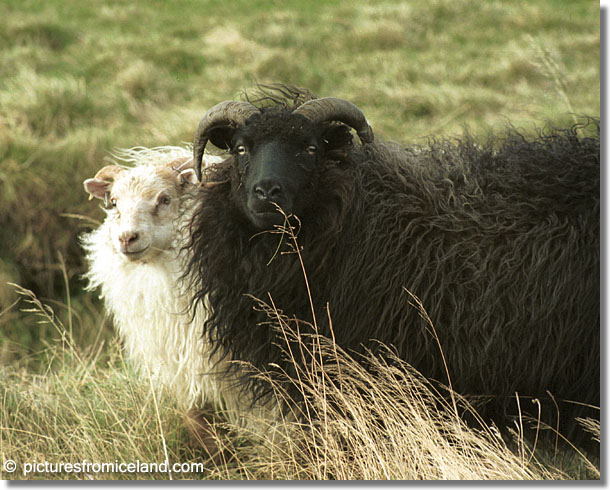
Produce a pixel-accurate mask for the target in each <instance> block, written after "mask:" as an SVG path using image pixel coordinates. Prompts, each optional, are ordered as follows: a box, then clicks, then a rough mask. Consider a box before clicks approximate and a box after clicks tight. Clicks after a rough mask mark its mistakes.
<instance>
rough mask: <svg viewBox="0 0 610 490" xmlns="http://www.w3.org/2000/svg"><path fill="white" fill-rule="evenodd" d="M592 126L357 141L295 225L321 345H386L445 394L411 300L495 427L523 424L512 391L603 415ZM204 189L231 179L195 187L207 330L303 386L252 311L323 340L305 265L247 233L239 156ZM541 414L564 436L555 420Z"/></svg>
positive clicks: (285, 247)
mask: <svg viewBox="0 0 610 490" xmlns="http://www.w3.org/2000/svg"><path fill="white" fill-rule="evenodd" d="M281 110H285V109H278V111H281ZM591 124H592V125H593V126H594V127H595V126H597V134H596V135H593V136H591V137H582V136H579V132H580V131H581V129H582V128H581V127H580V126H574V127H573V128H570V129H566V130H546V131H541V132H540V133H539V134H538V136H537V137H529V138H528V137H525V136H523V135H522V134H520V132H519V131H517V130H515V129H509V130H507V131H506V132H505V133H504V134H502V135H501V136H493V137H490V138H489V139H488V141H487V143H485V144H480V143H476V142H475V141H474V140H473V139H472V138H470V137H468V136H465V137H463V138H461V139H455V140H450V141H449V140H443V141H431V142H430V143H428V144H426V145H421V146H409V147H406V148H404V147H401V146H399V145H396V144H393V143H384V142H376V143H374V144H368V145H364V146H361V145H358V144H355V143H353V142H352V141H351V138H345V137H344V138H343V140H344V141H343V145H344V146H343V147H342V149H341V151H338V150H337V149H335V152H334V154H333V157H332V158H327V159H326V160H325V161H324V162H322V163H321V164H320V168H319V172H318V173H317V175H316V178H315V179H314V182H312V186H311V196H310V197H311V199H310V200H309V202H310V203H311V205H310V207H309V208H308V210H307V212H305V213H303V215H302V216H299V220H300V223H296V224H295V228H297V234H298V235H297V241H298V245H299V247H300V253H301V256H302V259H303V262H304V265H305V270H306V273H307V279H308V281H309V286H310V290H311V294H312V297H313V303H314V307H315V314H316V319H317V324H318V328H319V331H320V333H322V334H323V335H326V336H328V337H331V336H332V335H334V338H335V339H336V342H337V344H339V345H340V346H342V347H343V348H344V349H346V350H348V351H350V350H352V351H357V352H362V350H363V347H364V346H367V347H369V348H373V349H375V346H376V343H375V342H374V341H373V340H379V341H381V342H383V343H386V344H388V345H392V346H394V348H395V350H396V352H397V353H398V355H399V356H400V357H401V358H402V359H404V360H406V361H407V362H408V363H410V364H411V365H413V366H414V367H415V368H416V369H418V370H419V371H420V372H421V373H422V374H424V375H425V376H426V377H429V378H431V379H435V380H438V381H440V382H443V383H447V374H446V370H445V367H444V364H443V359H442V356H441V353H440V350H439V346H438V344H437V341H436V340H435V336H434V335H433V332H432V329H431V328H430V325H429V324H428V323H427V322H426V321H425V320H424V319H423V318H422V317H421V315H420V313H419V311H418V309H417V308H415V307H414V306H413V305H412V299H411V297H410V295H409V294H408V293H407V292H406V291H405V289H406V290H408V291H410V292H411V293H412V294H414V295H415V296H417V297H418V298H420V299H421V302H422V304H423V306H424V308H425V309H426V311H427V313H428V314H429V316H430V319H431V321H432V324H433V325H434V329H435V331H436V334H437V335H438V339H439V340H440V344H441V345H442V350H443V353H444V357H445V359H446V362H447V366H448V371H449V374H450V376H451V381H452V384H453V388H454V389H455V390H456V391H458V392H459V393H461V394H464V395H485V396H487V395H489V396H490V397H491V402H490V403H489V404H488V405H487V410H486V411H485V413H486V414H489V415H490V416H492V417H496V418H497V417H503V416H506V415H507V414H512V413H515V412H517V404H516V403H515V400H514V395H515V393H518V394H519V395H520V396H524V397H538V398H540V399H545V400H549V396H548V392H550V393H551V394H552V396H553V397H554V398H555V399H556V400H557V401H558V403H559V402H561V401H562V400H574V401H577V402H581V403H586V404H593V405H596V406H599V402H600V400H599V391H600V166H599V162H600V147H599V128H598V123H597V122H595V121H594V122H593V123H589V128H588V129H591ZM208 178H209V179H210V180H212V181H216V182H220V183H219V184H218V185H215V186H212V187H209V188H205V187H202V188H201V190H200V196H199V204H198V208H197V210H196V212H195V214H194V218H193V222H192V226H191V232H192V241H191V243H190V245H189V248H190V252H191V253H192V260H191V262H190V265H189V268H190V271H191V273H193V272H195V276H196V280H195V281H194V283H193V285H192V287H193V288H194V290H195V291H196V297H197V299H198V303H199V305H198V307H204V306H203V305H204V303H205V300H204V299H205V298H206V297H207V298H208V300H207V301H209V308H210V310H211V317H210V319H209V320H208V321H207V323H206V324H205V325H204V326H202V329H203V330H204V333H205V335H207V336H208V337H209V338H210V339H211V340H212V341H213V342H216V343H217V345H218V348H220V349H223V350H225V351H226V352H229V351H230V352H231V353H232V356H233V357H234V358H235V359H238V360H242V361H246V362H248V363H251V364H252V365H254V366H255V367H256V368H257V369H261V370H270V371H272V372H274V371H275V372H280V371H285V372H286V373H289V374H290V373H293V372H294V369H293V367H292V366H291V361H289V360H287V359H286V357H285V356H284V355H283V354H282V350H283V349H285V347H286V345H285V342H284V340H283V336H282V334H281V332H278V330H277V329H275V328H273V323H274V322H273V321H272V319H270V318H269V316H268V315H267V314H266V313H265V312H264V311H261V309H260V308H258V307H257V301H256V300H255V298H258V299H260V300H263V301H265V302H267V303H270V298H272V300H273V303H274V304H275V305H276V306H277V308H279V309H280V310H281V311H282V312H283V313H284V314H285V315H286V316H287V317H288V318H291V319H293V320H294V322H293V324H294V325H295V328H297V327H298V328H299V329H300V331H302V332H304V333H310V332H312V326H311V322H312V320H313V318H312V311H311V308H310V301H309V297H308V292H307V288H306V283H305V279H304V274H303V271H302V269H301V265H300V263H299V257H298V255H297V254H295V253H294V250H293V251H292V253H285V252H290V250H291V246H290V245H291V241H290V239H289V237H287V236H284V237H282V236H281V235H280V234H277V233H257V232H256V230H253V229H252V228H251V225H250V224H249V222H248V221H247V220H246V218H245V217H244V215H243V213H242V212H241V211H240V209H241V208H240V206H239V205H238V203H237V202H236V199H238V197H237V196H238V193H237V189H238V188H239V185H240V176H239V175H238V173H237V171H236V169H235V168H234V167H233V159H232V158H231V157H229V158H228V159H227V160H226V161H225V162H224V163H222V164H220V165H218V166H217V167H216V168H215V169H214V170H213V171H211V174H210V175H208ZM293 223H295V222H294V221H293ZM327 307H328V309H329V311H330V317H331V318H332V328H333V332H332V333H331V331H330V326H329V321H328V317H329V315H328V313H327V311H326V308H327ZM296 319H298V320H301V321H299V322H296ZM293 347H294V346H293ZM242 382H243V384H244V387H245V388H246V389H247V390H250V392H251V393H255V394H256V395H257V396H265V394H266V391H267V390H268V385H266V384H265V383H263V382H261V381H259V380H257V379H256V378H255V377H254V376H253V375H251V374H248V373H246V372H244V373H243V375H242ZM292 395H293V396H297V397H298V393H294V392H293V393H292ZM528 404H529V406H531V403H529V402H528ZM521 405H522V407H521V408H522V409H523V408H528V407H524V405H525V403H524V402H523V401H522V402H521ZM552 406H554V405H552ZM581 409H582V407H581V406H580V405H574V404H570V403H568V404H565V405H562V406H561V408H560V418H561V420H562V427H561V428H560V430H562V431H563V432H568V433H569V432H570V430H569V429H570V425H571V424H573V422H568V421H569V420H570V418H571V417H573V416H574V415H583V414H584V412H583V411H582V410H581ZM545 410H546V412H545V413H547V420H548V421H549V423H551V424H552V425H553V426H554V425H555V422H554V420H555V417H556V413H555V410H554V409H546V408H545ZM549 410H551V412H549ZM533 411H534V412H536V411H537V410H533ZM593 415H596V416H599V412H597V413H596V412H593ZM543 418H544V414H543ZM563 422H565V423H566V424H568V425H567V426H564V425H563Z"/></svg>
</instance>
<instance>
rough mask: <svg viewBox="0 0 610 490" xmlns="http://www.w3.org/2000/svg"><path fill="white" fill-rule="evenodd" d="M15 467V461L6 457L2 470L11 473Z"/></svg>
mask: <svg viewBox="0 0 610 490" xmlns="http://www.w3.org/2000/svg"><path fill="white" fill-rule="evenodd" d="M16 469H17V463H15V462H14V461H13V460H12V459H7V460H6V461H5V462H4V471H6V472H7V473H13V472H14V471H15V470H16Z"/></svg>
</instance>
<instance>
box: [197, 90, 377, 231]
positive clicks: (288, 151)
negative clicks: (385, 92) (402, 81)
mask: <svg viewBox="0 0 610 490" xmlns="http://www.w3.org/2000/svg"><path fill="white" fill-rule="evenodd" d="M349 128H353V129H355V130H356V132H357V134H358V136H359V137H360V139H361V141H362V143H371V142H373V131H372V129H371V127H370V126H369V124H368V122H367V121H366V118H365V117H364V114H363V113H362V112H361V111H360V109H358V107H356V106H355V105H354V104H352V103H351V102H348V101H346V100H342V99H337V98H334V97H327V98H322V99H314V100H310V101H308V102H305V103H304V104H302V105H300V106H298V107H297V108H296V109H294V110H290V109H287V108H278V107H268V108H262V109H258V108H257V107H255V106H254V105H252V104H250V103H248V102H234V101H227V102H222V103H220V104H217V105H216V106H214V107H213V108H212V109H210V110H209V111H208V112H207V113H206V114H205V115H204V116H203V118H202V119H201V122H200V123H199V127H198V128H197V132H196V135H195V142H194V160H195V168H196V169H197V172H198V175H200V162H201V159H202V156H203V152H204V150H205V145H206V143H207V141H208V140H209V141H211V142H212V143H213V144H214V145H215V146H217V147H219V148H223V149H228V150H229V151H230V153H231V155H232V157H233V161H234V165H235V170H236V175H238V176H239V179H240V181H239V183H238V185H237V186H236V187H237V188H238V189H239V192H240V197H239V201H240V202H239V203H238V205H239V207H240V208H241V209H242V211H243V213H244V214H245V216H246V217H247V218H248V220H249V221H250V223H251V224H252V225H253V226H254V227H255V228H256V229H260V230H263V229H269V228H271V227H273V226H274V225H280V224H282V223H283V221H284V215H291V214H294V215H297V216H298V215H300V214H301V213H302V212H303V211H305V210H306V209H307V207H308V206H309V205H311V204H312V203H311V202H310V199H311V195H312V193H311V192H310V189H311V186H312V185H315V176H316V175H319V173H320V172H319V170H320V168H321V167H322V165H323V163H324V162H328V161H340V160H341V156H342V155H343V156H344V155H345V154H346V152H347V150H348V148H349V147H350V146H351V143H352V137H351V134H350V131H349ZM278 207H279V208H281V210H282V212H279V211H278Z"/></svg>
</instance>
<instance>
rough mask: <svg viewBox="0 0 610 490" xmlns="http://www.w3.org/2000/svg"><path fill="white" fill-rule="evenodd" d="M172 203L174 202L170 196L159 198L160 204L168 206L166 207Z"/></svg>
mask: <svg viewBox="0 0 610 490" xmlns="http://www.w3.org/2000/svg"><path fill="white" fill-rule="evenodd" d="M170 202H172V200H171V199H170V197H169V196H161V197H160V198H159V202H158V204H164V205H166V206H167V205H168V204H169V203H170Z"/></svg>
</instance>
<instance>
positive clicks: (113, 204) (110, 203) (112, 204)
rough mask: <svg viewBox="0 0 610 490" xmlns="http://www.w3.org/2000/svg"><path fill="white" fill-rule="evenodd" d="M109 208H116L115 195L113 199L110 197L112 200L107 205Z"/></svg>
mask: <svg viewBox="0 0 610 490" xmlns="http://www.w3.org/2000/svg"><path fill="white" fill-rule="evenodd" d="M106 207H107V208H110V209H112V208H116V199H115V198H114V197H113V198H112V199H110V201H108V204H107V205H106Z"/></svg>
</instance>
